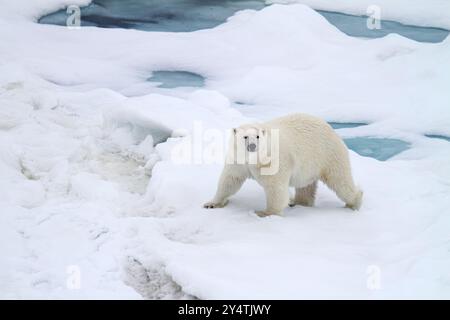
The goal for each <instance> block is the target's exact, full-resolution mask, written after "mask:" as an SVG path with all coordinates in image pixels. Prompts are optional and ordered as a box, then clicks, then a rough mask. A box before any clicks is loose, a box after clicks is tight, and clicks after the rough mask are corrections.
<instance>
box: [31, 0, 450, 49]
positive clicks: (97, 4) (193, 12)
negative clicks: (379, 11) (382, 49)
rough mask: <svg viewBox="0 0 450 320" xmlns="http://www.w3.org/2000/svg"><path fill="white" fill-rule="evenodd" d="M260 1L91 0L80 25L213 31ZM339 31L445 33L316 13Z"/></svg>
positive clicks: (62, 15)
mask: <svg viewBox="0 0 450 320" xmlns="http://www.w3.org/2000/svg"><path fill="white" fill-rule="evenodd" d="M265 6H266V5H265V3H264V1H263V0H222V1H221V0H164V1H161V0H127V1H123V0H95V1H93V2H92V3H91V4H90V5H89V6H87V7H84V8H82V9H81V25H82V26H97V27H101V28H125V29H138V30H144V31H171V32H188V31H195V30H201V29H207V28H213V27H215V26H218V25H219V24H221V23H223V22H225V21H226V19H227V18H228V17H230V16H232V15H233V14H234V13H235V12H237V11H239V10H244V9H254V10H260V9H262V8H264V7H265ZM317 12H319V13H320V14H321V15H322V16H324V17H325V18H326V19H327V20H328V21H329V22H330V23H331V24H333V25H335V26H336V27H337V28H338V29H340V30H341V31H342V32H344V33H346V34H348V35H350V36H353V37H364V38H379V37H383V36H385V35H387V34H389V33H398V34H400V35H402V36H405V37H408V38H410V39H414V40H416V41H421V42H440V41H442V40H443V39H445V38H446V37H447V35H448V34H449V31H448V30H444V29H439V28H426V27H418V26H409V25H404V24H401V23H398V22H394V21H386V20H382V21H381V29H379V30H377V29H374V30H370V29H368V28H367V24H366V21H367V17H365V16H354V15H348V14H342V13H337V12H329V11H317ZM67 17H68V15H67V13H66V10H60V11H57V12H54V13H51V14H49V15H46V16H44V17H42V18H40V19H39V23H44V24H55V25H63V26H64V25H66V20H67Z"/></svg>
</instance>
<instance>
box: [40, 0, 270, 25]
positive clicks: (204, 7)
mask: <svg viewBox="0 0 450 320" xmlns="http://www.w3.org/2000/svg"><path fill="white" fill-rule="evenodd" d="M264 7H265V4H264V1H262V0H95V1H93V2H92V3H91V4H90V5H89V6H87V7H84V8H82V9H81V25H82V26H97V27H101V28H125V29H138V30H143V31H171V32H187V31H195V30H201V29H207V28H213V27H215V26H218V25H219V24H222V23H224V22H225V21H226V19H227V18H228V17H230V16H232V15H233V14H234V13H235V12H237V11H239V10H244V9H256V10H259V9H262V8H264ZM66 19H67V14H66V11H65V10H60V11H57V12H55V13H52V14H49V15H46V16H44V17H42V18H41V19H39V22H40V23H45V24H56V25H66Z"/></svg>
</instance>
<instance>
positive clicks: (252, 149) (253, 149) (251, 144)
mask: <svg viewBox="0 0 450 320" xmlns="http://www.w3.org/2000/svg"><path fill="white" fill-rule="evenodd" d="M247 150H248V151H250V152H253V151H255V150H256V144H254V143H250V144H249V145H248V146H247Z"/></svg>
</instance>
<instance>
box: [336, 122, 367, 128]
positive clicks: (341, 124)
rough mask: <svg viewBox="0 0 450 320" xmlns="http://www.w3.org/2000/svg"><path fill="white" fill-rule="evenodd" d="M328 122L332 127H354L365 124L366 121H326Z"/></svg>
mask: <svg viewBox="0 0 450 320" xmlns="http://www.w3.org/2000/svg"><path fill="white" fill-rule="evenodd" d="M328 124H329V125H330V126H331V127H332V128H333V129H343V128H356V127H361V126H367V123H364V122H328Z"/></svg>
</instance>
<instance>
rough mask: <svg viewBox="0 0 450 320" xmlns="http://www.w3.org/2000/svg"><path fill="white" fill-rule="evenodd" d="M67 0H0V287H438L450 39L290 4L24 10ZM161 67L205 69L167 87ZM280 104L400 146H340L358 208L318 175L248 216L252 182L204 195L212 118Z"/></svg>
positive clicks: (247, 291)
mask: <svg viewBox="0 0 450 320" xmlns="http://www.w3.org/2000/svg"><path fill="white" fill-rule="evenodd" d="M70 2H76V3H79V4H86V1H70ZM68 3H69V1H58V0H45V1H44V0H39V1H33V2H30V1H25V0H16V1H4V2H3V3H2V11H1V12H0V38H1V39H2V40H3V41H2V42H0V61H1V64H0V149H1V152H0V188H1V190H2V192H1V194H0V228H1V232H0V238H1V239H0V243H1V245H0V250H1V251H0V254H1V256H2V259H1V262H0V288H1V290H0V296H1V297H2V298H60V299H67V298H91V299H95V298H109V299H117V298H129V299H131V298H156V299H164V298H187V299H189V298H193V297H197V298H202V299H214V298H362V299H366V298H388V299H389V298H449V297H450V285H449V283H450V274H449V272H448V270H450V255H449V250H450V233H449V226H450V215H449V214H448V212H449V211H448V208H449V207H450V162H449V159H450V144H449V143H448V141H444V140H442V139H430V138H427V137H425V136H424V135H425V134H428V133H432V134H434V135H442V136H450V113H449V107H448V106H449V105H450V103H449V102H450V91H449V90H448V84H449V83H450V64H449V61H450V41H449V39H446V40H444V41H443V42H442V43H438V44H425V43H418V42H415V41H411V40H409V39H406V38H403V37H401V36H398V35H389V36H386V37H384V38H380V39H375V40H363V39H356V38H352V37H348V36H347V35H345V34H344V33H342V32H340V31H339V30H338V29H336V28H335V27H334V26H332V25H330V23H329V22H328V21H327V20H326V19H325V18H323V17H322V16H321V15H320V14H318V13H317V12H315V11H314V10H312V9H310V8H308V7H306V6H303V5H289V6H283V5H272V6H269V7H267V8H264V9H262V10H260V11H252V10H247V11H243V12H238V13H237V14H236V15H234V16H232V17H231V18H229V19H228V21H227V22H226V23H224V24H221V25H219V26H217V27H216V28H213V29H207V30H201V31H196V32H192V33H164V32H141V31H138V30H132V29H104V28H81V29H79V30H73V29H67V28H61V27H58V26H51V25H43V24H38V23H36V22H35V21H36V19H37V17H39V15H42V14H45V13H50V12H53V11H56V10H58V9H61V8H64V6H65V5H67V4H68ZM427 3H428V2H427ZM428 7H432V6H428V5H427V8H428ZM427 10H429V9H426V10H425V9H424V11H427ZM12 27H13V30H14V32H11V30H12V29H11V28H12ZM205 48H207V49H208V50H205ZM337 62H338V63H337ZM157 70H189V71H191V72H194V73H197V74H201V75H203V76H204V77H205V78H207V79H208V81H207V82H206V83H205V87H204V88H202V89H192V90H189V91H183V90H181V89H180V88H174V89H170V88H166V89H164V90H165V91H164V92H163V91H162V90H163V89H161V88H155V85H154V84H151V83H149V81H147V79H148V76H149V74H150V73H151V72H152V71H157ZM130 93H133V95H132V96H131V94H130ZM231 101H239V102H242V103H245V106H243V105H235V104H232V103H231ZM292 112H306V113H310V114H313V115H316V116H319V117H322V118H324V119H325V120H326V121H330V122H331V121H332V122H340V123H367V125H363V126H358V127H347V128H340V129H338V130H337V132H338V134H340V135H341V136H342V137H343V138H344V139H352V138H361V137H376V138H378V139H398V140H402V141H405V142H408V143H409V144H410V148H409V149H407V150H405V151H403V152H401V153H399V154H397V155H395V156H394V157H392V158H390V159H388V160H387V161H378V160H376V159H373V158H370V157H363V156H360V155H358V154H357V153H355V152H353V151H350V159H351V163H352V167H353V173H354V178H355V181H356V183H357V184H358V185H359V186H360V187H361V188H362V189H363V190H364V202H363V206H362V208H361V210H360V211H359V212H352V211H350V210H349V209H346V208H344V204H343V203H342V202H341V201H340V200H339V199H338V198H337V197H336V196H335V195H334V194H333V193H332V192H331V191H329V190H328V189H327V188H326V187H324V186H323V185H320V186H319V190H318V195H317V201H316V205H315V206H314V207H312V208H306V207H299V206H297V207H294V208H287V209H286V210H285V212H284V217H268V218H264V219H261V218H259V217H257V216H256V215H255V213H254V210H261V209H263V207H264V203H265V200H264V194H263V190H262V189H261V188H260V187H259V186H258V185H257V184H256V183H255V182H254V181H248V182H247V183H246V184H245V185H244V187H243V189H242V190H240V192H239V193H237V194H236V196H234V197H233V198H232V199H231V201H230V204H229V205H228V206H227V207H225V208H223V209H217V210H206V209H203V208H202V204H203V203H204V202H206V201H208V200H210V199H211V197H212V196H213V193H214V190H215V188H216V184H217V180H218V177H219V175H220V171H221V168H222V160H223V158H221V157H218V158H217V157H215V155H217V154H219V155H220V151H221V150H222V149H223V148H224V146H225V144H224V143H221V141H222V139H218V140H214V139H213V138H214V135H213V134H214V133H217V132H222V133H223V141H226V132H227V130H229V129H230V128H232V127H235V126H237V125H239V124H242V123H246V122H251V121H260V120H261V121H262V120H265V119H270V118H272V117H275V116H279V115H285V114H288V113H292ZM214 130H215V131H214ZM217 130H218V131H217ZM169 135H170V136H169ZM158 137H159V138H158ZM220 138H222V136H221V137H220ZM166 139H167V140H166ZM158 141H160V142H161V143H156V142H158ZM162 141H165V142H162ZM223 141H222V142H223ZM193 142H196V143H199V144H196V145H197V146H199V150H200V151H198V150H195V149H193ZM180 151H186V152H187V154H188V155H189V151H192V154H191V156H192V157H190V158H189V157H188V158H186V157H184V156H185V154H184V153H183V152H180ZM215 159H216V160H217V159H219V160H218V161H214V160H215ZM186 160H188V161H186Z"/></svg>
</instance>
